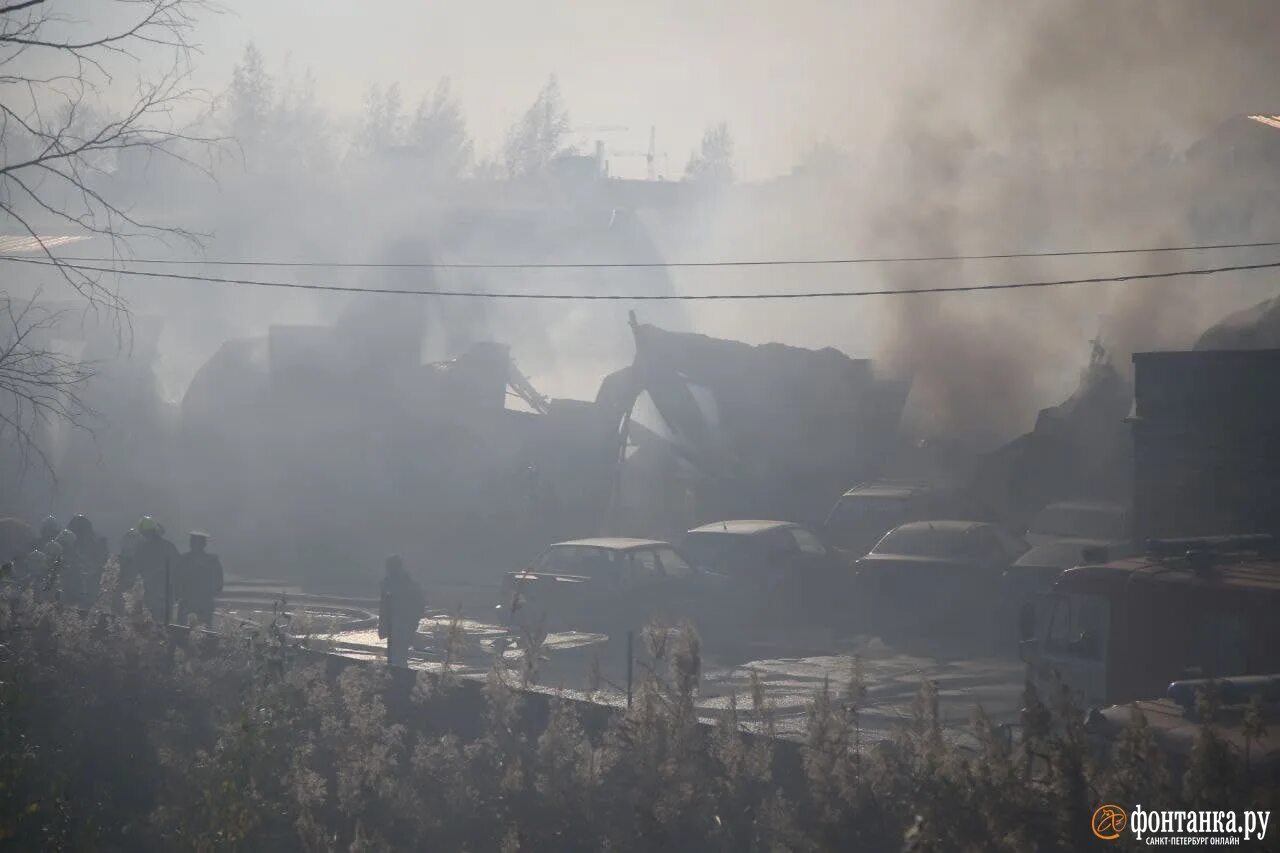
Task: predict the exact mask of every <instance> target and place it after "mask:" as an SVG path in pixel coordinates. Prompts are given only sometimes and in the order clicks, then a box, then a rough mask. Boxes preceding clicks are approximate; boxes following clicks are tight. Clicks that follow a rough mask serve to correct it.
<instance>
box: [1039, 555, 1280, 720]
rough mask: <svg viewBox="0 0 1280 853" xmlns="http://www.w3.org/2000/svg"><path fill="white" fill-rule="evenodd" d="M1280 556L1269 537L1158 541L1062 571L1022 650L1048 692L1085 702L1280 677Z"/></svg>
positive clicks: (1103, 703)
mask: <svg viewBox="0 0 1280 853" xmlns="http://www.w3.org/2000/svg"><path fill="white" fill-rule="evenodd" d="M1278 606H1280V553H1278V550H1277V543H1276V542H1275V540H1274V539H1273V538H1272V537H1270V536H1243V537H1209V538H1200V539H1169V540H1153V541H1150V542H1148V543H1147V547H1146V553H1144V554H1142V555H1141V556H1138V557H1133V558H1130V559H1123V560H1115V561H1112V562H1108V563H1103V564H1100V565H1088V566H1079V567H1077V568H1073V569H1069V570H1067V571H1065V572H1063V573H1062V574H1061V575H1060V576H1059V577H1058V579H1057V581H1056V582H1055V583H1054V584H1053V587H1052V589H1051V591H1050V592H1049V593H1047V594H1046V595H1045V596H1044V597H1043V598H1042V599H1041V600H1040V602H1039V604H1038V606H1037V608H1036V615H1035V618H1034V620H1030V624H1028V625H1027V626H1026V634H1027V635H1028V636H1026V637H1025V639H1024V640H1023V641H1022V643H1021V654H1022V658H1023V660H1024V661H1026V663H1027V669H1028V672H1027V675H1028V678H1029V680H1030V681H1032V683H1034V684H1036V686H1037V687H1039V688H1041V690H1042V691H1043V690H1045V689H1047V688H1050V687H1051V685H1053V684H1054V683H1063V684H1065V685H1066V686H1067V687H1068V688H1069V689H1070V690H1071V692H1072V693H1073V695H1074V697H1075V699H1076V701H1077V702H1078V703H1080V704H1081V705H1082V706H1086V707H1089V706H1092V707H1101V706H1108V705H1116V704H1120V703H1125V702H1132V701H1134V700H1137V699H1146V698H1150V697H1153V696H1160V695H1162V694H1163V693H1164V692H1165V690H1166V688H1167V687H1168V685H1169V684H1170V683H1171V682H1174V681H1180V680H1184V679H1195V678H1225V677H1229V676H1243V675H1259V674H1266V673H1274V672H1278V671H1280V620H1277V619H1276V618H1275V613H1276V612H1277V607H1278Z"/></svg>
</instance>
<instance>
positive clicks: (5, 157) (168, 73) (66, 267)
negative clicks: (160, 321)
mask: <svg viewBox="0 0 1280 853" xmlns="http://www.w3.org/2000/svg"><path fill="white" fill-rule="evenodd" d="M53 5H54V4H52V3H45V2H43V0H13V1H12V2H9V3H7V5H3V6H0V220H2V219H8V220H9V221H10V222H11V223H12V224H13V225H16V227H17V228H18V229H20V231H21V232H23V233H25V234H26V235H27V236H28V237H30V238H32V240H33V241H34V242H35V244H36V246H38V247H39V251H40V252H41V254H42V255H43V256H44V257H45V258H46V259H47V260H48V261H49V262H50V263H51V265H52V266H53V267H54V269H55V270H56V273H57V275H58V276H59V277H60V280H61V282H62V283H63V284H65V285H66V286H69V287H71V288H72V290H74V291H75V293H76V294H78V296H79V297H80V298H82V299H83V300H84V304H85V306H86V310H92V311H94V312H97V311H99V310H103V311H105V312H106V313H107V314H108V315H109V317H110V318H111V320H112V322H113V323H114V324H115V328H116V330H117V335H118V336H119V338H120V342H121V344H122V345H123V344H124V342H125V339H126V337H127V334H128V331H129V330H130V329H131V328H132V326H131V318H130V315H129V306H128V303H127V302H126V301H125V299H124V298H123V297H122V296H121V294H120V292H119V287H118V283H111V282H109V281H108V280H107V279H109V278H111V276H110V274H105V273H102V272H97V271H94V272H87V271H85V270H81V269H77V268H75V266H74V265H72V264H69V263H67V262H66V261H65V260H64V259H63V258H62V257H61V256H60V255H59V254H58V253H56V252H55V251H54V246H53V245H51V244H50V243H49V242H48V239H47V238H48V237H49V236H50V229H51V228H56V229H58V230H59V231H61V232H63V233H73V234H92V235H95V236H98V237H102V238H104V239H106V240H107V242H108V243H109V246H110V251H111V253H112V256H113V257H115V258H118V259H125V258H128V257H131V256H132V255H133V254H134V251H133V248H132V246H133V243H134V242H136V241H137V240H139V239H154V240H158V241H160V242H162V243H164V244H165V245H168V242H169V241H170V240H177V241H179V242H182V243H185V244H188V245H191V246H195V247H199V246H200V245H202V243H201V237H202V235H200V234H196V233H193V232H191V231H188V230H187V229H184V228H182V227H180V226H178V225H175V224H173V223H166V222H155V221H151V220H150V219H148V218H146V217H145V216H143V215H140V214H139V213H137V212H135V211H134V210H133V209H131V206H130V204H129V202H128V201H127V200H125V199H123V198H121V197H120V189H121V185H120V184H119V183H118V182H117V181H116V178H115V174H116V173H117V172H118V170H119V168H120V167H121V165H122V164H123V163H124V162H125V158H127V157H131V156H139V157H144V158H150V157H153V156H155V157H160V158H166V159H167V160H169V161H171V162H174V163H177V164H180V165H182V166H184V167H187V168H191V169H194V170H196V171H197V172H200V173H203V174H205V175H207V176H210V177H212V166H211V162H212V157H213V155H214V153H215V151H214V148H215V147H216V145H217V144H218V143H219V142H220V141H221V140H219V139H218V138H216V137H212V136H209V135H207V134H204V133H201V132H199V131H198V130H197V129H196V128H197V126H198V121H199V119H200V113H201V112H202V111H204V110H207V107H208V104H209V98H208V97H207V96H206V94H205V93H204V92H202V91H201V90H198V89H195V88H193V87H192V86H190V85H189V83H188V80H189V79H190V74H191V67H192V58H193V55H194V54H196V53H197V52H198V49H199V48H198V45H196V44H195V43H194V42H193V41H192V34H193V32H194V29H195V25H196V16H197V14H198V13H199V12H202V11H215V12H216V11H218V9H217V8H216V7H215V6H214V5H213V4H212V3H210V2H206V0H101V2H98V3H96V4H94V6H93V8H94V9H95V10H100V11H101V12H103V13H105V14H104V18H103V19H112V18H114V19H115V20H117V21H119V20H120V15H119V13H123V14H124V16H125V18H126V21H125V23H123V24H119V25H114V26H112V27H104V26H98V25H96V24H95V23H94V22H93V21H85V20H80V19H77V18H72V17H70V16H68V15H65V14H60V13H58V12H56V11H54V10H53V9H51V8H50V7H51V6H53ZM112 12H115V13H117V14H115V15H113V14H112ZM157 51H158V52H159V54H160V55H161V56H162V57H167V59H166V60H165V62H166V64H165V65H163V66H161V69H162V70H161V72H160V73H159V74H158V75H146V76H144V75H142V74H139V77H138V79H137V81H136V83H135V84H134V85H133V86H132V88H131V89H125V88H123V87H122V83H124V81H117V79H116V75H119V74H121V73H122V72H123V71H125V70H127V69H129V68H131V67H132V68H141V67H142V66H143V57H144V56H146V57H147V61H148V62H154V61H155V57H156V55H157ZM107 102H110V103H112V104H114V105H116V106H115V109H113V110H111V111H108V110H107V109H106V107H105V106H104V104H106V103H107ZM121 104H123V107H121V106H120V105H121ZM206 156H207V159H208V160H209V164H206V165H202V164H201V162H200V161H201V160H204V159H206ZM10 287H11V285H10V283H9V282H6V283H5V284H4V285H0V438H6V439H9V440H12V441H15V442H16V443H17V445H18V446H19V447H20V448H21V449H22V452H23V458H24V460H25V459H27V458H36V459H38V460H39V461H40V463H41V464H42V465H43V466H44V467H45V468H47V469H49V470H50V472H51V473H52V469H51V466H50V464H49V463H50V460H49V459H48V457H47V456H46V455H45V451H44V449H43V448H42V446H41V443H40V442H41V437H42V435H43V434H44V433H47V432H48V426H49V425H50V424H52V423H53V422H55V421H62V422H68V423H70V424H72V425H73V426H78V425H81V424H82V422H83V418H84V415H85V413H86V410H85V407H84V406H83V403H82V400H81V397H80V389H81V388H82V387H83V385H84V383H85V382H86V381H87V380H88V379H89V378H90V377H91V376H92V375H93V371H92V370H91V369H90V368H88V367H87V366H85V365H83V364H80V363H78V362H75V361H74V360H69V359H65V358H63V357H62V356H60V355H59V354H58V353H57V352H56V351H54V350H53V349H51V348H50V347H49V346H48V345H47V344H46V343H40V341H47V340H48V338H49V332H50V330H51V329H52V327H53V326H55V325H56V324H57V323H58V322H59V321H60V319H61V312H49V311H44V310H42V309H41V308H40V306H39V304H38V303H37V302H36V301H35V300H34V298H32V299H30V300H25V299H23V298H19V297H16V296H14V295H12V294H11V292H10Z"/></svg>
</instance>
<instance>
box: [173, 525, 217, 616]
mask: <svg viewBox="0 0 1280 853" xmlns="http://www.w3.org/2000/svg"><path fill="white" fill-rule="evenodd" d="M208 544H209V534H208V533H204V532H202V531H199V530H193V531H191V533H190V534H188V536H187V547H188V550H187V553H185V554H183V555H182V559H181V562H180V568H179V570H178V571H176V572H175V575H176V577H177V584H178V600H179V606H178V621H180V622H181V621H182V620H183V618H184V617H186V615H187V614H189V613H194V614H195V615H196V618H197V619H199V620H200V624H202V625H212V624H213V603H214V601H216V600H217V598H218V596H219V595H221V594H222V580H223V577H222V561H221V560H219V559H218V555H217V554H211V553H209V552H208V551H206V550H205V548H206V547H207V546H208Z"/></svg>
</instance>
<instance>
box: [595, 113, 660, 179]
mask: <svg viewBox="0 0 1280 853" xmlns="http://www.w3.org/2000/svg"><path fill="white" fill-rule="evenodd" d="M657 136H658V133H657V129H656V128H655V127H653V126H652V125H650V126H649V150H648V151H610V152H609V154H610V155H611V156H614V157H643V158H644V159H645V167H646V169H645V176H646V177H647V178H648V179H649V180H651V181H656V180H657V179H658V169H657V165H658V158H659V157H661V158H662V163H663V166H666V163H667V155H666V152H663V153H662V154H659V153H658V146H657Z"/></svg>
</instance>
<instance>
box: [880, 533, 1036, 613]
mask: <svg viewBox="0 0 1280 853" xmlns="http://www.w3.org/2000/svg"><path fill="white" fill-rule="evenodd" d="M1026 550H1027V546H1026V543H1025V542H1023V541H1022V540H1021V539H1019V538H1018V537H1016V536H1013V535H1011V534H1009V533H1007V532H1005V531H1004V530H1003V529H1002V528H1000V527H999V526H997V525H995V524H990V523H987V522H981V521H914V522H910V523H908V524H903V525H900V526H899V527H896V528H894V529H893V530H892V531H890V532H889V533H888V534H886V535H885V537H884V538H883V539H881V540H880V541H879V542H877V543H876V545H875V547H874V548H872V549H871V551H870V552H869V553H868V554H867V555H866V556H864V557H863V558H862V559H860V560H858V562H857V564H856V570H857V571H856V583H857V592H858V596H859V598H861V599H862V601H863V607H864V612H865V613H866V614H867V615H868V617H869V618H870V620H871V622H872V625H873V627H876V628H878V629H880V630H894V629H899V630H908V631H919V630H923V629H925V628H926V627H927V628H929V629H935V628H940V629H947V628H949V627H954V626H956V625H965V626H974V625H981V624H984V623H985V624H990V621H991V619H992V618H994V617H997V616H1001V615H1003V609H1004V608H1003V605H1002V603H1001V602H1000V592H1001V580H1002V577H1003V575H1004V573H1005V571H1006V570H1007V569H1008V568H1009V567H1010V566H1011V565H1012V564H1013V562H1014V561H1015V560H1016V559H1017V558H1018V557H1019V556H1021V555H1022V553H1023V552H1025V551H1026Z"/></svg>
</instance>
